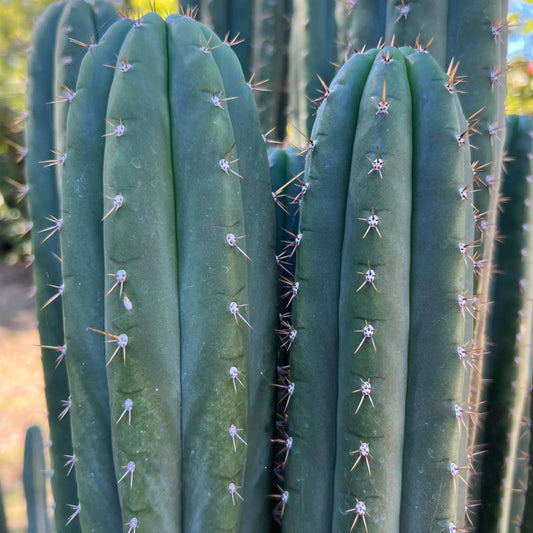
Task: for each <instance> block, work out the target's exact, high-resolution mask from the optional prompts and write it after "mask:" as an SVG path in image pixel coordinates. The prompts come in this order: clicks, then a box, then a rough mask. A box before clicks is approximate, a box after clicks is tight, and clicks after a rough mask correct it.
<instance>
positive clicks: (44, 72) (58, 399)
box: [25, 0, 116, 532]
mask: <svg viewBox="0 0 533 533" xmlns="http://www.w3.org/2000/svg"><path fill="white" fill-rule="evenodd" d="M113 14H115V11H114V9H113V7H112V4H110V3H107V2H101V1H95V2H93V3H86V2H83V1H81V0H79V1H74V2H57V3H54V4H51V5H50V6H48V8H47V9H46V10H45V11H44V13H43V14H42V16H41V19H40V20H39V21H38V23H37V24H36V27H35V30H34V33H33V37H32V42H31V45H30V52H29V55H28V86H27V91H26V104H27V119H26V151H27V154H26V160H25V174H26V183H27V185H28V187H29V189H30V191H31V192H30V194H29V212H30V215H31V217H32V228H33V230H32V245H33V257H34V261H33V270H34V279H35V284H36V287H37V292H36V304H37V319H38V328H39V336H40V342H41V346H42V362H43V370H44V379H45V393H46V402H47V406H48V412H49V425H50V437H51V441H52V445H51V459H52V471H53V476H52V492H53V496H54V500H55V517H56V524H57V531H59V532H61V531H64V528H65V524H66V523H67V521H69V518H70V517H71V516H72V509H70V508H69V507H68V505H69V504H70V505H72V500H71V499H72V498H74V500H75V499H76V480H75V476H74V475H71V476H67V471H66V469H65V468H64V466H63V465H64V463H65V457H66V456H71V455H72V443H71V435H70V423H69V414H68V411H69V408H70V403H71V400H70V394H69V387H68V382H67V373H66V368H65V365H64V364H61V362H62V359H63V356H64V351H65V348H64V344H65V341H64V335H63V316H62V310H61V295H62V292H63V283H62V276H61V257H60V256H61V254H60V250H59V236H58V231H59V229H60V227H61V223H62V218H61V206H60V189H61V183H60V169H61V166H62V163H63V162H64V159H65V153H64V152H65V150H64V135H65V126H66V124H65V120H66V118H65V110H66V107H65V108H63V109H58V110H57V111H56V112H55V113H54V110H53V108H52V105H53V103H54V102H55V105H56V106H59V108H61V106H67V107H68V102H69V100H70V99H71V96H72V95H73V89H72V85H73V84H74V83H75V80H76V77H77V70H78V68H79V63H80V61H81V57H82V56H83V54H84V53H85V51H86V46H89V43H91V38H92V39H94V40H97V39H98V32H99V31H101V30H103V29H105V27H106V26H107V25H109V23H110V22H111V21H112V19H113V17H114V18H116V14H115V15H113ZM78 28H81V29H80V31H78ZM69 39H75V40H76V41H79V43H82V44H85V45H86V46H81V44H79V43H73V42H72V41H70V40H69ZM72 46H74V48H73V49H71V47H72ZM56 62H58V63H59V64H58V66H57V68H56V67H55V66H54V65H56ZM67 83H68V84H70V87H69V86H68V85H67ZM52 116H53V117H54V120H52V119H51V117H52ZM54 354H55V356H54ZM74 511H75V510H74ZM76 530H79V528H78V526H77V522H75V523H73V524H72V525H71V526H70V531H71V532H72V531H76Z"/></svg>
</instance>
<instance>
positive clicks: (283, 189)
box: [268, 146, 304, 312]
mask: <svg viewBox="0 0 533 533" xmlns="http://www.w3.org/2000/svg"><path fill="white" fill-rule="evenodd" d="M268 162H269V165H270V181H271V184H272V198H273V200H274V203H275V204H276V205H277V206H278V207H279V209H276V258H277V263H278V267H279V272H280V275H281V276H283V277H286V276H289V277H292V276H294V268H295V264H296V256H295V255H292V257H291V256H290V255H289V254H287V253H284V249H285V243H286V241H287V239H290V238H291V235H292V236H294V235H296V234H297V233H298V223H299V219H300V217H299V213H300V199H301V198H302V196H303V194H304V191H303V190H302V186H303V181H302V173H303V170H304V160H303V157H302V156H301V154H299V153H298V152H297V150H296V149H295V148H293V147H291V146H289V147H286V148H271V149H270V150H269V151H268ZM286 279H288V278H286ZM286 292H287V286H284V284H281V287H280V300H281V299H282V297H281V294H284V293H286ZM286 308H287V306H285V308H284V309H282V312H284V311H286V310H287V309H286Z"/></svg>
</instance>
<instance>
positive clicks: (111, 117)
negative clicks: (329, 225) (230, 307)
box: [95, 13, 182, 531]
mask: <svg viewBox="0 0 533 533" xmlns="http://www.w3.org/2000/svg"><path fill="white" fill-rule="evenodd" d="M118 57H119V58H126V57H127V58H128V61H129V63H130V64H131V65H132V68H131V69H130V70H128V71H127V72H122V71H121V70H116V71H115V76H114V79H113V83H112V86H111V90H110V93H109V100H108V104H107V121H108V122H109V123H110V124H112V125H113V126H112V127H110V126H108V128H107V129H108V130H110V131H111V133H113V127H114V128H115V134H112V135H111V136H109V137H108V138H107V142H106V145H105V156H104V179H103V192H104V194H105V195H107V196H109V197H111V198H113V197H116V196H117V195H118V196H120V197H123V198H124V205H123V206H122V207H121V208H120V209H119V208H118V207H117V208H116V209H115V208H114V207H113V205H117V204H116V201H115V202H113V203H112V202H111V201H109V200H108V201H106V202H104V208H103V211H102V215H101V218H104V219H105V220H104V221H103V224H104V226H103V228H104V262H105V272H106V273H114V272H118V271H119V270H125V272H126V273H127V278H126V283H125V286H124V292H123V295H122V297H121V296H120V292H119V291H116V290H115V291H114V292H113V293H112V294H110V295H109V296H108V297H107V298H106V301H105V328H106V329H105V331H106V332H107V335H106V336H107V337H108V338H107V339H106V340H108V341H113V340H114V342H111V343H109V344H108V350H107V351H108V363H107V364H108V365H109V367H108V381H109V398H110V404H111V412H112V415H113V416H112V420H114V421H117V420H118V419H119V417H120V416H121V413H123V412H124V408H125V401H126V400H127V399H131V400H132V401H133V410H132V422H131V425H130V424H129V423H128V422H129V419H128V420H127V419H125V418H124V417H123V419H122V420H121V422H120V423H119V424H116V423H115V424H114V427H113V429H112V433H113V446H114V451H115V458H116V459H115V467H116V476H117V479H122V481H121V482H120V484H119V490H120V496H121V503H122V513H123V522H127V523H130V524H131V520H133V519H136V520H137V521H138V524H139V528H146V529H147V530H148V531H164V530H165V529H167V528H169V527H176V525H179V524H180V523H181V505H180V500H181V489H182V487H181V481H180V473H181V462H180V458H181V455H182V454H181V449H182V446H181V442H180V436H181V427H180V419H181V417H180V396H181V386H180V378H179V376H180V327H179V321H180V318H179V316H180V315H179V314H178V313H179V305H178V286H177V283H178V275H177V253H176V233H175V232H176V229H175V228H176V217H175V205H174V191H173V188H174V187H173V181H172V178H173V174H172V170H171V169H172V152H171V144H170V139H171V129H170V118H169V109H170V107H169V97H168V86H169V75H168V71H167V65H168V56H167V29H166V25H165V23H164V21H163V20H162V19H161V18H160V17H159V16H158V15H157V14H155V13H150V14H148V15H146V16H144V17H143V18H142V19H141V20H140V21H139V23H138V24H137V25H136V26H135V27H133V28H132V29H131V30H130V32H129V33H128V34H127V36H126V38H125V39H124V43H123V45H122V47H121V49H120V52H119V56H118ZM146 95H151V96H150V98H149V99H146ZM122 124H123V127H124V130H123V133H121V131H120V129H116V128H118V127H119V126H120V125H122ZM134 243H135V244H134ZM140 250H142V252H140ZM154 265H157V271H156V270H155V268H154ZM95 334H96V333H95ZM113 335H114V336H113ZM120 335H123V336H124V335H126V336H127V337H119V336H120ZM121 339H124V340H125V344H124V345H121ZM126 344H127V346H126ZM113 354H114V355H113ZM124 476H126V477H124Z"/></svg>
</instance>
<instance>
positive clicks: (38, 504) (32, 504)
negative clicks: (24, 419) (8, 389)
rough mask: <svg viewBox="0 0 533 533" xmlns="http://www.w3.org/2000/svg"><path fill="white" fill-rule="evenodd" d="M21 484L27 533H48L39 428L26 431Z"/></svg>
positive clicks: (42, 453) (42, 448)
mask: <svg viewBox="0 0 533 533" xmlns="http://www.w3.org/2000/svg"><path fill="white" fill-rule="evenodd" d="M22 482H23V484H24V496H25V497H26V516H27V517H28V533H48V532H49V531H50V523H49V516H48V514H49V513H48V510H49V507H48V502H47V501H46V483H47V475H46V463H45V459H44V442H43V435H42V433H41V429H40V428H39V426H31V427H29V428H28V430H27V431H26V439H25V442H24V468H23V470H22ZM0 529H1V528H0ZM6 530H7V528H6Z"/></svg>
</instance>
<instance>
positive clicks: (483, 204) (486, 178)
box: [337, 0, 509, 499]
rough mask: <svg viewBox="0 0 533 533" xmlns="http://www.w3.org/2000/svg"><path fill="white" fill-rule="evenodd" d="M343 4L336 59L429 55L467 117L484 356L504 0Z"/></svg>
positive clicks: (477, 384) (479, 338)
mask: <svg viewBox="0 0 533 533" xmlns="http://www.w3.org/2000/svg"><path fill="white" fill-rule="evenodd" d="M343 3H344V4H345V9H340V8H339V9H338V10H337V18H338V20H339V21H340V22H339V26H340V27H341V28H344V30H343V31H344V35H343V36H341V38H340V39H339V41H340V42H341V43H346V44H343V48H342V50H341V53H342V54H344V53H345V50H346V49H348V50H350V49H351V48H352V46H353V47H355V48H356V49H361V48H362V47H364V46H365V45H366V46H367V47H368V46H377V45H378V42H379V41H381V43H383V42H392V41H393V40H394V41H395V42H396V43H398V44H400V45H410V46H416V47H418V48H419V49H423V50H427V51H428V52H429V53H431V54H432V55H433V56H434V57H435V59H436V60H437V62H438V63H439V64H440V65H441V67H442V68H443V69H446V70H447V74H448V85H449V88H450V91H453V92H456V93H457V94H458V95H459V99H460V101H461V105H462V108H463V111H464V113H465V116H466V117H468V125H467V127H466V128H465V130H464V131H463V132H461V137H462V139H463V141H464V142H465V143H466V144H469V145H471V146H472V147H473V149H472V150H471V155H472V162H471V164H472V168H473V170H474V176H473V182H472V187H470V188H469V190H468V192H467V195H468V198H469V199H470V201H471V202H472V203H473V205H475V209H476V214H475V217H476V235H475V241H476V245H475V246H476V250H475V255H474V256H473V258H474V262H475V268H476V278H475V280H474V283H475V289H474V292H475V293H476V294H477V302H476V308H477V311H478V315H477V322H476V328H475V334H474V338H475V340H474V342H475V345H476V349H477V350H478V351H479V353H483V352H484V351H485V340H486V335H485V329H486V322H487V316H488V314H489V313H490V305H489V294H490V282H491V279H492V277H493V276H492V274H493V270H494V269H493V266H492V256H493V247H494V237H495V231H496V214H497V209H498V199H499V193H498V190H499V186H500V177H501V162H502V150H503V138H504V130H505V106H504V102H505V94H506V83H505V78H506V75H505V73H506V70H507V65H506V55H507V37H508V31H509V24H508V22H507V10H508V0H488V1H486V0H474V1H472V2H462V1H461V0H449V1H440V0H436V1H433V0H432V1H428V2H410V1H408V0H380V1H379V2H371V1H368V0H359V1H357V2H352V1H349V0H347V1H346V2H343ZM346 21H348V22H346ZM474 133H475V134H477V135H475V136H474ZM474 190H475V193H473V191H474ZM478 368H479V369H480V371H479V373H477V374H476V375H475V376H474V380H473V381H472V383H471V389H472V393H471V399H470V403H471V404H473V405H480V404H481V403H482V401H483V399H484V388H483V383H487V382H489V381H490V380H491V379H493V377H494V376H493V375H492V374H491V373H490V368H487V369H485V370H484V369H483V360H480V361H478ZM480 438H481V437H480V436H478V434H477V426H476V425H472V426H471V431H470V443H469V445H470V447H471V448H473V447H476V446H479V445H480V444H482V441H481V440H480ZM469 485H471V487H472V489H473V497H474V499H476V498H477V493H476V489H475V487H474V484H473V483H470V482H469Z"/></svg>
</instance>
